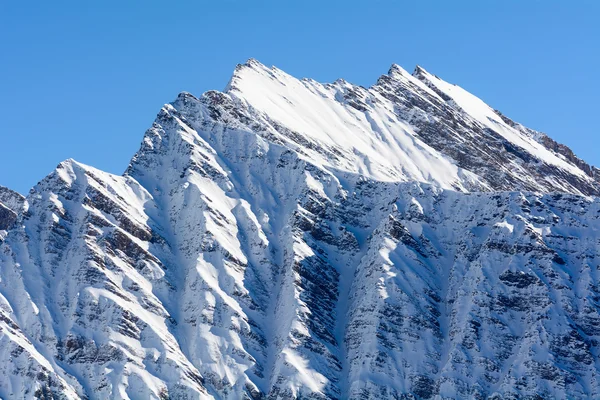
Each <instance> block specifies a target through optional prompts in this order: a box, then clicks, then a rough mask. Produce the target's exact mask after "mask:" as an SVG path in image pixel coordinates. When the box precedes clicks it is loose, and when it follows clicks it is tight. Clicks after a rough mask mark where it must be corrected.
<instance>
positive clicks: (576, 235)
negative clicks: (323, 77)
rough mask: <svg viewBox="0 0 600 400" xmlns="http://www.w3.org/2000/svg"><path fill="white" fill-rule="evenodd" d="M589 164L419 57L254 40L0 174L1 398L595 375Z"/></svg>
mask: <svg viewBox="0 0 600 400" xmlns="http://www.w3.org/2000/svg"><path fill="white" fill-rule="evenodd" d="M597 176H598V174H597V169H595V168H594V167H591V166H589V165H587V164H586V163H585V162H584V161H582V160H580V159H578V158H577V157H576V156H575V155H574V154H573V153H572V152H571V151H570V150H569V149H568V148H566V147H565V146H563V145H559V144H557V143H556V142H554V141H553V140H552V139H550V138H548V137H547V136H545V135H544V134H542V133H539V132H536V131H533V130H530V129H528V128H525V127H523V126H521V125H519V124H517V123H515V122H513V121H511V120H510V119H508V118H506V117H504V116H503V115H502V114H500V113H499V112H497V111H494V110H493V109H491V108H489V107H488V106H487V105H485V104H484V103H483V102H482V101H481V100H479V99H477V98H475V97H474V96H472V95H471V94H469V93H467V92H465V91H464V90H462V89H461V88H459V87H457V86H453V85H450V84H448V83H446V82H444V81H442V80H441V79H439V78H437V77H435V76H433V75H431V74H429V73H427V72H425V71H424V70H423V69H421V68H419V67H417V69H416V70H415V73H414V74H413V75H410V74H408V73H407V72H406V71H404V70H402V69H401V68H400V67H399V66H397V65H394V66H392V68H391V69H390V71H389V73H388V74H387V75H384V76H382V77H381V78H380V79H379V80H378V82H377V84H375V85H374V86H373V87H371V88H369V89H366V88H363V87H358V86H355V85H352V84H349V83H347V82H345V81H343V80H339V81H336V82H334V83H332V84H325V85H324V84H320V83H317V82H315V81H313V80H307V79H304V80H297V79H295V78H293V77H291V76H289V75H287V74H285V73H284V72H283V71H281V70H278V69H276V68H267V67H265V66H263V65H262V64H260V63H258V62H257V61H255V60H249V61H248V62H247V63H246V64H244V65H239V66H238V67H237V68H236V71H235V73H234V76H233V77H232V79H231V81H230V83H229V84H228V86H227V88H226V90H225V91H224V92H216V91H211V92H207V93H205V94H204V95H203V96H201V97H200V98H196V97H194V96H192V95H190V94H188V93H182V94H180V95H179V96H178V98H177V99H176V100H175V101H174V102H173V103H172V104H168V105H165V106H164V107H163V108H162V110H161V111H160V113H159V114H158V116H157V118H156V120H155V122H154V123H153V125H152V127H151V128H150V129H149V130H148V131H147V132H146V134H145V136H144V139H143V142H142V145H141V148H140V150H139V151H138V153H137V154H136V155H135V156H134V157H133V159H132V161H131V163H130V165H129V167H128V169H127V171H126V172H125V174H124V175H123V176H115V175H111V174H107V173H104V172H102V171H99V170H97V169H94V168H92V167H88V166H85V165H82V164H80V163H77V162H75V161H73V160H67V161H65V162H63V163H61V164H59V166H58V167H57V169H56V170H55V171H54V172H53V173H51V174H50V175H49V176H48V177H46V178H45V179H44V180H42V181H41V182H40V183H39V184H38V185H37V186H36V187H35V188H33V189H32V191H31V192H30V194H29V196H28V197H27V199H22V198H21V197H20V196H19V195H17V194H16V193H14V192H11V191H9V190H8V189H5V188H0V241H1V243H0V343H1V345H0V369H1V371H2V374H1V375H0V397H2V398H27V399H30V398H64V399H76V398H90V399H96V398H97V399H104V398H115V399H127V398H131V399H148V398H156V399H166V398H169V399H204V398H206V399H210V398H218V399H240V398H246V399H261V398H269V399H287V398H313V399H344V398H353V399H371V398H372V399H379V398H406V399H411V398H413V399H421V398H422V399H428V398H433V397H435V396H438V395H439V396H441V397H442V398H467V397H468V398H487V397H491V398H526V397H531V398H535V397H536V396H541V397H542V398H593V397H598V396H600V383H599V382H598V373H599V371H600V369H599V367H600V363H599V361H598V351H599V348H598V346H599V345H598V343H600V342H599V339H600V328H599V327H600V314H599V306H598V302H599V301H600V282H599V272H598V271H599V265H600V260H598V255H597V254H598V247H599V244H600V219H599V218H600V201H599V200H598V199H597V198H596V197H595V196H596V195H598V192H599V188H600V186H599V185H598V181H597ZM561 193H562V194H561Z"/></svg>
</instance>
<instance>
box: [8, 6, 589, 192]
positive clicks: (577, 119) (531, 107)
mask: <svg viewBox="0 0 600 400" xmlns="http://www.w3.org/2000/svg"><path fill="white" fill-rule="evenodd" d="M598 17H600V2H598V1H584V0H580V1H574V2H567V1H552V0H550V1H534V0H525V1H510V0H509V1H506V0H505V1H499V0H498V1H496V0H478V1H467V0H463V1H441V0H440V1H422V2H421V1H414V0H413V1H384V0H368V1H367V0H364V1H351V0H347V1H336V0H329V1H326V0H321V1H311V0H308V1H306V0H305V1H299V0H298V1H295V0H280V1H265V0H256V1H253V0H224V1H207V0H196V1H184V0H178V1H174V2H165V1H160V2H159V1H152V0H146V1H141V0H140V1H134V0H131V1H120V2H117V1H110V0H104V1H60V0H57V1H44V2H42V1H18V2H8V1H5V2H0V35H1V37H2V41H0V54H1V58H0V109H1V110H2V124H1V125H0V148H1V149H2V151H1V153H0V154H2V161H3V162H2V167H1V168H0V185H4V186H8V187H10V188H13V189H15V190H18V191H20V192H22V193H26V192H27V191H28V190H29V188H30V187H32V186H33V185H34V184H35V183H36V182H38V181H39V180H40V179H42V178H43V177H44V176H45V175H46V174H48V173H49V172H50V171H52V169H53V168H54V167H55V166H56V164H58V163H59V162H60V161H62V160H63V159H66V158H74V159H76V160H78V161H81V162H84V163H86V164H90V165H93V166H95V167H97V168H100V169H103V170H106V171H109V172H113V173H119V174H120V173H122V172H123V170H124V169H125V168H126V166H127V163H128V162H129V159H130V157H131V156H132V155H133V154H134V152H135V151H136V150H137V148H138V146H139V143H140V141H141V139H142V135H143V133H144V131H145V130H146V129H147V128H148V127H149V126H150V125H151V123H152V121H153V120H154V117H155V115H156V113H157V112H158V110H159V109H160V107H161V106H162V104H164V103H167V102H169V101H172V100H173V99H174V98H175V97H176V95H177V93H179V92H180V91H184V90H185V91H189V92H192V93H194V94H197V95H199V94H201V93H202V92H204V91H206V90H208V89H219V90H220V89H222V88H223V87H224V86H225V84H226V83H227V81H228V79H229V77H230V76H231V73H232V71H233V69H234V67H235V65H236V64H237V63H241V62H244V61H245V60H246V59H248V58H250V57H254V58H257V59H258V60H260V61H261V62H263V63H264V64H268V65H276V66H278V67H279V68H281V69H283V70H285V71H286V72H288V73H290V74H292V75H295V76H297V77H311V78H314V79H316V80H319V81H322V82H327V81H333V80H335V79H337V78H340V77H343V78H344V79H346V80H348V81H350V82H353V83H357V84H361V85H363V86H369V85H371V84H372V83H374V82H375V81H376V80H377V77H378V76H379V75H381V74H383V73H385V72H387V69H388V68H389V66H390V65H391V64H392V63H398V64H400V65H402V66H403V67H404V68H405V69H407V70H409V71H412V69H413V68H414V66H415V64H419V65H421V66H423V67H424V68H425V69H427V70H428V71H430V72H432V73H434V74H436V75H438V76H440V77H442V78H443V79H445V80H447V81H450V82H452V83H456V84H458V85H460V86H462V87H464V88H465V89H467V90H469V91H471V92H473V93H474V94H476V95H477V96H479V97H481V98H482V99H483V100H484V101H486V102H487V103H488V104H490V105H491V106H493V107H495V108H498V109H499V110H501V111H502V112H503V113H504V114H506V115H507V116H509V117H511V118H513V119H515V120H517V121H519V122H522V123H524V124H525V125H527V126H529V127H531V128H534V129H538V130H542V131H544V132H546V133H548V134H550V135H551V136H552V137H553V138H555V139H556V140H558V141H560V142H563V143H566V144H567V145H569V146H570V147H572V148H573V149H574V151H575V152H576V153H577V154H578V155H580V156H581V157H583V158H584V159H586V160H587V161H589V162H591V163H593V164H596V165H599V164H600V155H599V154H598V147H599V146H598V145H599V144H600V139H599V136H598V133H600V132H599V130H598V124H597V121H596V120H597V117H598V115H599V113H598V109H597V108H598V100H597V99H598V93H599V92H600V79H599V76H598V71H600V68H599V67H600V65H599V64H600V44H599V43H600V24H598Z"/></svg>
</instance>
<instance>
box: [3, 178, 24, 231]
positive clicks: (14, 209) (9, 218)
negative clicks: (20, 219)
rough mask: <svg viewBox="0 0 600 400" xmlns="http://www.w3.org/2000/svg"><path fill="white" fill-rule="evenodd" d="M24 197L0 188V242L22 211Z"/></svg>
mask: <svg viewBox="0 0 600 400" xmlns="http://www.w3.org/2000/svg"><path fill="white" fill-rule="evenodd" d="M24 205H25V197H23V196H22V195H20V194H19V193H17V192H15V191H12V190H10V189H8V188H5V187H4V186H0V242H1V241H2V240H4V237H5V236H6V231H7V230H8V229H10V228H12V226H13V225H14V224H15V222H17V216H18V213H19V212H21V211H22V210H23V207H24Z"/></svg>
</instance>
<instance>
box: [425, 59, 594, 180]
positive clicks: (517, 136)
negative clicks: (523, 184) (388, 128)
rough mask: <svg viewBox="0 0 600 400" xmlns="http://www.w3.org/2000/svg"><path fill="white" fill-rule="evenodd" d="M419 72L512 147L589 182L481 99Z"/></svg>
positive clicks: (578, 170) (585, 176)
mask: <svg viewBox="0 0 600 400" xmlns="http://www.w3.org/2000/svg"><path fill="white" fill-rule="evenodd" d="M419 69H420V72H421V74H422V75H421V76H422V77H423V80H424V81H425V82H426V83H427V84H430V85H432V86H433V87H435V88H436V89H437V90H439V91H441V92H442V93H444V94H446V95H447V96H449V97H450V98H451V99H452V101H453V102H454V103H455V104H456V106H458V107H460V108H461V109H462V110H463V111H464V112H465V113H466V114H467V115H468V116H469V117H471V118H473V119H474V120H475V121H477V122H479V123H481V124H483V125H484V126H487V127H488V128H490V129H492V130H493V131H496V132H498V133H499V134H501V135H502V136H504V138H506V139H507V140H509V141H510V142H511V143H514V144H516V145H517V146H519V147H521V148H523V149H525V150H527V151H528V152H529V153H531V154H535V155H536V157H539V158H540V159H542V160H543V161H544V162H546V163H549V164H552V165H556V166H558V167H560V168H562V169H564V170H566V171H569V172H570V173H572V174H576V175H579V176H581V177H582V178H584V179H589V177H588V176H587V175H586V174H585V173H584V172H583V171H582V170H581V169H579V168H577V167H576V166H575V165H573V164H571V163H569V162H567V161H565V160H564V158H563V157H561V156H560V155H557V154H555V153H553V152H551V151H550V150H548V149H546V148H545V147H544V146H542V145H541V144H540V143H538V142H537V141H535V140H534V138H532V137H528V136H525V135H523V134H522V133H520V132H519V131H518V130H516V129H515V128H513V127H511V126H509V125H507V124H506V123H505V122H504V121H502V119H501V118H500V117H499V116H498V114H496V113H495V112H494V110H493V109H492V108H491V107H490V106H488V105H487V104H485V103H484V102H483V101H482V100H481V99H479V98H477V97H475V96H474V95H472V94H471V93H469V92H467V91H466V90H464V89H463V88H461V87H460V86H456V85H453V84H450V83H448V82H445V81H443V80H442V79H440V78H438V77H437V76H435V75H432V74H430V73H428V72H427V71H425V70H424V69H422V68H420V67H419Z"/></svg>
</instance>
